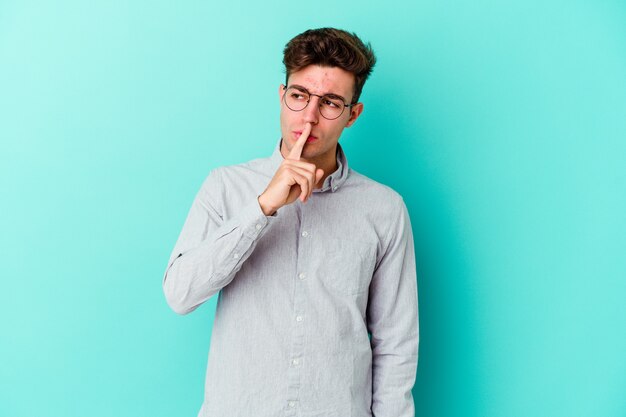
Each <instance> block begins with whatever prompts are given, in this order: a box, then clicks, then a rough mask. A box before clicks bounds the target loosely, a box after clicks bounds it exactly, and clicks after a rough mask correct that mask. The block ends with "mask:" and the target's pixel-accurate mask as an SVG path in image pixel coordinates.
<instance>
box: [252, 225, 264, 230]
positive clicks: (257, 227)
mask: <svg viewBox="0 0 626 417" xmlns="http://www.w3.org/2000/svg"><path fill="white" fill-rule="evenodd" d="M254 227H256V230H261V227H262V226H261V225H260V224H257V225H256V226H254Z"/></svg>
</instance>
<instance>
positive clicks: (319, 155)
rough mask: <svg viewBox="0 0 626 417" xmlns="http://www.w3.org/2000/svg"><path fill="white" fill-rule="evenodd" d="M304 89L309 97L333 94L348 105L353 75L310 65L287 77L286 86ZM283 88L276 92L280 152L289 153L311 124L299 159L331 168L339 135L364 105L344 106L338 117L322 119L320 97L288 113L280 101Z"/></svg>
mask: <svg viewBox="0 0 626 417" xmlns="http://www.w3.org/2000/svg"><path fill="white" fill-rule="evenodd" d="M292 85H298V86H301V87H304V88H305V89H306V90H308V91H309V92H310V93H311V94H318V95H320V96H322V95H324V94H334V95H338V96H341V97H343V98H344V100H343V101H344V103H348V104H350V103H351V101H352V97H353V89H354V75H353V74H352V73H350V72H347V71H345V70H343V69H341V68H338V67H322V66H319V65H309V66H308V67H305V68H303V69H301V70H300V71H298V72H294V73H292V74H291V75H290V76H289V85H288V86H292ZM283 87H284V86H283V85H282V84H281V86H280V87H279V89H278V95H279V97H280V129H281V133H282V137H283V144H282V147H281V152H282V154H283V156H286V155H288V154H289V151H291V148H292V147H293V145H294V143H295V142H296V141H297V139H298V138H299V137H300V134H301V132H302V131H303V130H304V126H305V124H306V123H311V134H310V136H309V139H308V140H307V143H306V144H305V145H304V149H303V150H302V159H304V160H308V161H311V162H313V163H315V164H316V165H318V166H322V167H324V166H326V167H328V166H334V164H335V162H336V159H335V155H336V149H337V142H338V141H339V137H340V136H341V132H343V129H344V128H346V127H350V126H351V125H352V124H353V123H354V122H355V121H356V119H357V118H358V117H359V115H360V114H361V112H362V111H363V104H362V103H357V104H356V105H354V106H352V107H346V108H345V109H344V110H343V113H342V114H341V116H339V118H337V119H334V120H328V119H325V118H324V117H323V116H322V115H321V114H320V109H319V100H320V98H319V97H316V96H313V95H312V96H311V101H310V102H309V104H308V105H307V106H306V108H304V110H301V111H293V110H290V109H289V108H288V107H287V106H286V105H285V102H284V101H283V94H284V93H285V90H284V89H283Z"/></svg>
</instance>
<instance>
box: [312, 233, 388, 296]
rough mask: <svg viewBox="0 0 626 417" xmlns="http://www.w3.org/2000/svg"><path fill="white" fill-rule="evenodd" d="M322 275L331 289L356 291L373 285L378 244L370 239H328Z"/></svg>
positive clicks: (322, 278) (321, 265) (324, 252)
mask: <svg viewBox="0 0 626 417" xmlns="http://www.w3.org/2000/svg"><path fill="white" fill-rule="evenodd" d="M321 252H322V253H323V254H324V255H323V257H322V258H320V259H318V262H319V268H318V276H319V279H320V280H321V281H322V283H323V284H324V286H326V287H327V288H328V289H329V290H330V291H332V292H335V293H338V294H343V295H355V294H360V293H362V292H364V291H367V290H368V289H369V284H370V281H371V279H372V274H373V272H374V266H375V265H376V248H375V247H373V246H371V245H369V244H367V243H366V242H362V241H356V240H350V239H337V238H331V239H328V240H325V241H324V248H323V250H322V251H321Z"/></svg>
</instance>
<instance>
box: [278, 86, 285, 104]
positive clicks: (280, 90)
mask: <svg viewBox="0 0 626 417" xmlns="http://www.w3.org/2000/svg"><path fill="white" fill-rule="evenodd" d="M283 94H285V84H281V85H279V86H278V102H279V103H280V102H282V101H283Z"/></svg>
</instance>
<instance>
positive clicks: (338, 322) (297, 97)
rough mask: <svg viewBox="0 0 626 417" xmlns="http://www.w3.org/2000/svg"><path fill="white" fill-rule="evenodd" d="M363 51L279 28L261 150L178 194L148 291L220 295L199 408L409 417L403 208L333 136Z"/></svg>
mask: <svg viewBox="0 0 626 417" xmlns="http://www.w3.org/2000/svg"><path fill="white" fill-rule="evenodd" d="M374 63H375V57H374V54H373V52H372V50H371V47H370V46H369V44H368V45H367V46H366V45H364V44H363V42H362V41H361V40H360V39H359V38H358V37H357V36H356V35H355V34H350V33H348V32H345V31H342V30H337V29H330V28H325V29H317V30H308V31H306V32H304V33H302V34H300V35H298V36H296V37H295V38H294V39H292V40H291V41H290V42H289V43H288V44H287V46H286V47H285V51H284V64H285V67H286V73H287V80H286V84H285V85H281V86H280V87H279V90H278V96H279V99H280V106H281V110H280V127H281V133H282V138H281V140H280V141H279V142H278V144H277V146H276V148H275V150H274V153H273V155H272V156H271V157H269V158H262V159H255V160H253V161H250V162H247V163H245V164H240V165H234V166H227V167H221V168H218V169H215V170H213V171H212V172H211V173H210V174H209V175H208V177H207V178H206V180H205V182H204V183H203V184H202V187H201V188H200V191H199V192H198V194H197V196H196V198H195V200H194V202H193V205H192V207H191V210H190V212H189V215H188V217H187V220H186V222H185V224H184V226H183V229H182V232H181V234H180V237H179V238H178V241H177V243H176V245H175V247H174V250H173V252H172V255H171V258H170V261H169V263H168V267H167V270H166V272H165V276H164V279H163V289H164V292H165V296H166V299H167V301H168V303H169V305H170V306H171V307H172V309H173V310H174V311H176V312H177V313H180V314H186V313H189V312H191V311H193V310H194V309H195V308H197V307H198V306H199V305H200V304H202V303H203V302H205V301H206V300H207V299H209V298H210V297H212V296H213V295H215V294H217V293H218V292H219V297H218V302H217V311H216V314H215V322H214V325H213V334H212V337H211V347H210V352H209V360H208V366H207V374H206V385H205V399H204V403H203V405H202V408H201V410H200V413H199V416H207V417H208V416H210V417H270V416H272V417H274V416H303V417H304V416H306V417H366V416H375V417H409V416H413V415H414V407H413V398H412V394H411V388H412V387H413V384H414V382H415V372H416V366H417V350H418V322H417V319H418V316H417V284H416V278H415V259H414V250H413V237H412V232H411V225H410V221H409V216H408V213H407V210H406V207H405V204H404V202H403V200H402V198H401V197H400V195H399V194H397V193H396V192H395V191H393V190H392V189H390V188H389V187H386V186H384V185H382V184H379V183H377V182H375V181H373V180H371V179H368V178H366V177H365V176H363V175H361V174H358V173H356V172H355V171H354V170H352V169H351V168H349V167H348V162H347V159H346V156H345V154H344V152H343V150H342V148H341V146H340V145H339V144H338V140H339V137H340V136H341V133H342V131H343V129H344V128H345V127H349V126H351V125H352V124H354V122H355V121H356V120H357V118H358V117H359V115H360V114H361V112H362V111H363V104H362V103H360V102H358V99H359V96H360V94H361V90H362V88H363V84H364V83H365V80H366V79H367V77H368V76H369V74H370V73H371V71H372V68H373V66H374ZM381 146H382V145H381Z"/></svg>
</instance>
